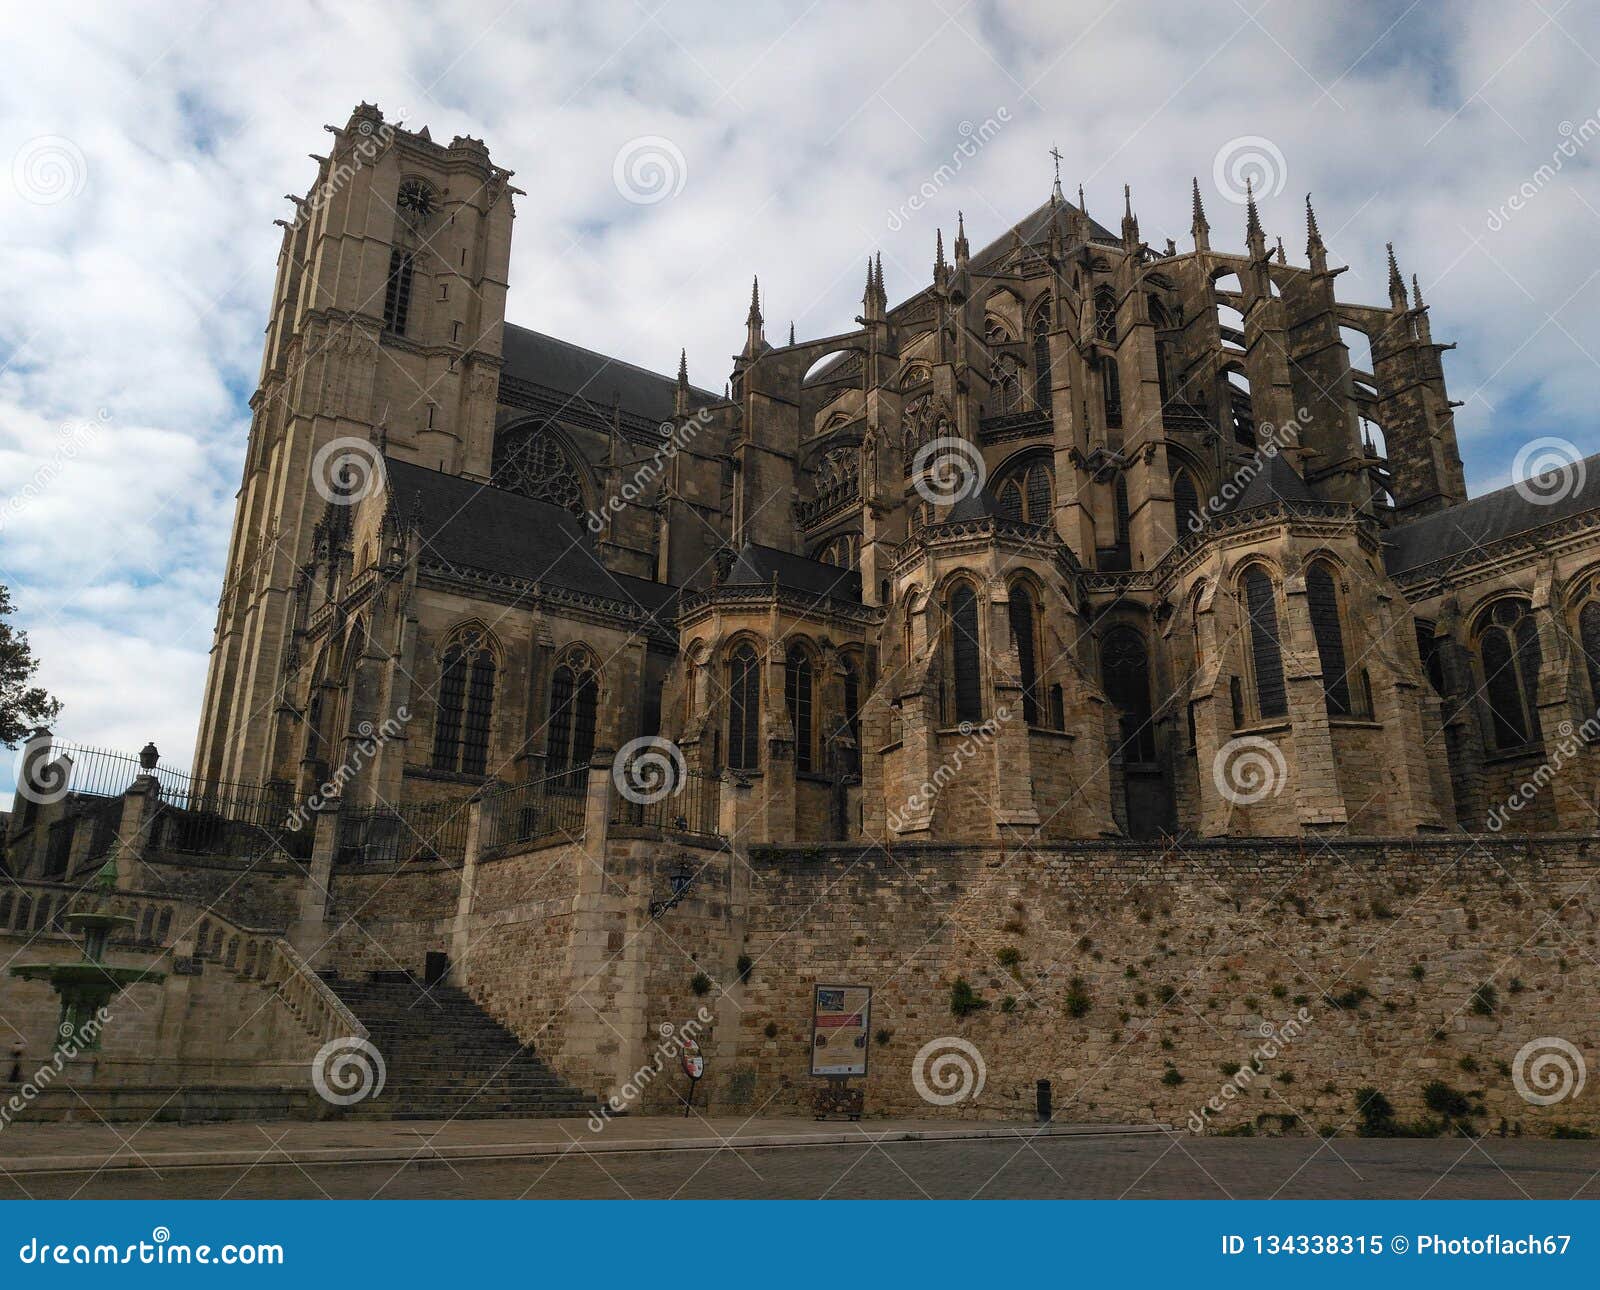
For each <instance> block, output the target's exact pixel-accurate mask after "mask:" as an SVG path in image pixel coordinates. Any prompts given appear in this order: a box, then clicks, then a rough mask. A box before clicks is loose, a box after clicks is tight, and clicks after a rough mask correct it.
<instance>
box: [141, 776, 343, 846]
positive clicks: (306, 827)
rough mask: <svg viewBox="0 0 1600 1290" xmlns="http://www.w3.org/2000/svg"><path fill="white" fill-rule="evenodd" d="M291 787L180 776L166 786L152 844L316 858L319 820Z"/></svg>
mask: <svg viewBox="0 0 1600 1290" xmlns="http://www.w3.org/2000/svg"><path fill="white" fill-rule="evenodd" d="M300 807H301V803H300V800H299V798H298V796H297V795H296V793H295V792H294V790H293V789H292V788H290V787H289V786H288V785H287V784H274V785H269V786H268V787H266V788H259V787H256V786H254V785H250V784H222V783H219V784H204V783H195V782H194V781H193V780H191V779H190V778H189V776H187V775H183V774H182V773H181V772H179V773H177V774H176V775H175V776H174V777H173V779H172V780H171V781H163V782H162V784H161V804H160V807H159V808H158V811H157V815H156V821H155V824H154V826H153V827H152V828H151V831H150V844H151V846H153V847H155V848H157V849H159V850H166V851H177V852H182V853H185V854H193V855H232V856H251V857H256V856H269V857H270V856H273V855H284V856H289V857H292V858H294V859H297V860H306V859H309V858H310V856H311V845H312V841H313V838H314V835H315V832H316V820H315V817H313V816H312V815H311V814H310V813H309V812H307V811H304V810H301V809H300Z"/></svg>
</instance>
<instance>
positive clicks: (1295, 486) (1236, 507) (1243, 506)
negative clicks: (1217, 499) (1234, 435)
mask: <svg viewBox="0 0 1600 1290" xmlns="http://www.w3.org/2000/svg"><path fill="white" fill-rule="evenodd" d="M1266 461H1267V464H1266V467H1265V469H1262V470H1258V471H1256V473H1255V474H1254V475H1252V476H1251V477H1250V479H1249V481H1248V482H1247V483H1246V484H1245V486H1244V487H1243V488H1242V489H1240V490H1239V494H1238V496H1237V497H1235V498H1234V499H1233V500H1232V501H1231V502H1229V503H1228V504H1227V505H1225V506H1224V507H1223V508H1222V511H1221V513H1222V514H1223V515H1229V514H1232V513H1233V512H1234V511H1248V510H1251V509H1252V508H1254V507H1257V506H1266V505H1268V504H1270V503H1272V502H1314V501H1316V500H1317V495H1316V494H1315V493H1313V492H1312V491H1311V489H1310V486H1309V485H1307V483H1306V481H1305V480H1303V479H1301V478H1300V473H1299V472H1298V471H1297V470H1295V468H1294V467H1293V466H1291V465H1290V464H1289V462H1288V460H1287V459H1286V458H1285V457H1284V456H1283V454H1282V453H1276V452H1275V453H1273V454H1272V456H1270V457H1268V458H1267V459H1266Z"/></svg>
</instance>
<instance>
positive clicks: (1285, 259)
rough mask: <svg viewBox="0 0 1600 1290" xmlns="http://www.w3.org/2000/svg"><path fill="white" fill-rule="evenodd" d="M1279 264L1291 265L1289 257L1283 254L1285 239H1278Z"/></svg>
mask: <svg viewBox="0 0 1600 1290" xmlns="http://www.w3.org/2000/svg"><path fill="white" fill-rule="evenodd" d="M1278 263H1279V264H1288V263H1289V257H1288V256H1287V255H1285V254H1284V253H1283V239H1282V238H1281V237H1280V238H1279V239H1278Z"/></svg>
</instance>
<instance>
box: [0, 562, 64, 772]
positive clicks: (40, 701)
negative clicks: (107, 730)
mask: <svg viewBox="0 0 1600 1290" xmlns="http://www.w3.org/2000/svg"><path fill="white" fill-rule="evenodd" d="M10 617H11V591H10V589H9V588H8V587H6V586H4V585H3V584H0V744H4V745H5V746H6V747H7V748H15V747H16V746H17V744H18V743H20V742H21V741H22V740H23V739H25V738H27V737H28V735H30V734H32V733H33V731H34V729H35V728H36V727H38V726H43V725H48V724H49V723H50V722H52V721H54V720H55V719H56V714H57V713H58V712H60V711H61V700H60V699H56V698H53V697H51V695H50V694H49V693H48V692H47V691H46V690H45V689H44V688H43V687H41V686H37V685H31V684H29V683H30V682H31V681H32V680H33V674H34V672H36V671H37V670H38V668H39V660H38V659H36V658H34V656H33V648H32V646H30V645H29V644H28V633H27V632H25V631H21V630H19V629H18V628H16V627H13V626H12V625H11V623H10V622H9V621H8V620H9V619H10Z"/></svg>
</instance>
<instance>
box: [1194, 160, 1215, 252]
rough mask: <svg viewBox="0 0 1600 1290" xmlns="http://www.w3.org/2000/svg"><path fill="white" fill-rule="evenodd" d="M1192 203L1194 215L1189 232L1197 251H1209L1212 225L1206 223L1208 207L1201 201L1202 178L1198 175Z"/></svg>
mask: <svg viewBox="0 0 1600 1290" xmlns="http://www.w3.org/2000/svg"><path fill="white" fill-rule="evenodd" d="M1191 204H1192V206H1193V211H1194V216H1193V219H1192V220H1191V221H1190V223H1189V232H1190V234H1191V235H1192V236H1193V238H1194V249H1195V250H1197V251H1209V250H1210V249H1211V225H1209V224H1207V223H1206V208H1205V206H1204V205H1203V204H1202V203H1201V201H1200V178H1199V176H1198V175H1197V176H1195V179H1194V195H1193V198H1192V203H1191Z"/></svg>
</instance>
